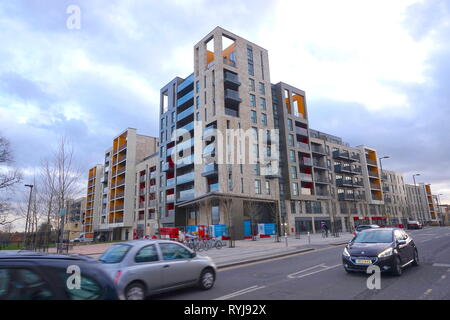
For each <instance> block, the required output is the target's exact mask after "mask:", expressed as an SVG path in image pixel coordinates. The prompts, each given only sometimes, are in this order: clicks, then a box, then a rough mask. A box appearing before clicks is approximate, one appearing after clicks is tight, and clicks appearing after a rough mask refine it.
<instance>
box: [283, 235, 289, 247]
mask: <svg viewBox="0 0 450 320" xmlns="http://www.w3.org/2000/svg"><path fill="white" fill-rule="evenodd" d="M284 238H285V239H286V240H285V241H286V247H287V246H288V237H287V234H284Z"/></svg>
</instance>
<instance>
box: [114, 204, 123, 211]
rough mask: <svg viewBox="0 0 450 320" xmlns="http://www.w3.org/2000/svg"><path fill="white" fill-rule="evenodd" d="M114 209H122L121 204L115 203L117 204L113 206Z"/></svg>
mask: <svg viewBox="0 0 450 320" xmlns="http://www.w3.org/2000/svg"><path fill="white" fill-rule="evenodd" d="M114 210H115V211H121V210H123V204H117V205H116V206H115V207H114Z"/></svg>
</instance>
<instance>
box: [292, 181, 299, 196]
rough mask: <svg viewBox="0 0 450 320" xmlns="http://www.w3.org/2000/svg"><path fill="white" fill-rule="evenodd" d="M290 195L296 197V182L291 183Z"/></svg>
mask: <svg viewBox="0 0 450 320" xmlns="http://www.w3.org/2000/svg"><path fill="white" fill-rule="evenodd" d="M292 195H294V196H298V183H297V182H294V183H292Z"/></svg>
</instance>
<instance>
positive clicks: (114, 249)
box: [98, 244, 131, 263]
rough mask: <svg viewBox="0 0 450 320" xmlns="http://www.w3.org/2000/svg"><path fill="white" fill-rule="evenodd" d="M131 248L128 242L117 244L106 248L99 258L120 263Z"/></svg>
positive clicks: (105, 261)
mask: <svg viewBox="0 0 450 320" xmlns="http://www.w3.org/2000/svg"><path fill="white" fill-rule="evenodd" d="M130 248H131V246H129V245H127V244H115V245H113V246H111V247H110V248H109V249H108V250H106V251H105V252H104V253H103V254H102V256H101V257H100V259H98V260H99V261H101V262H103V263H119V262H121V261H122V260H123V258H124V257H125V255H126V254H127V252H128V250H130Z"/></svg>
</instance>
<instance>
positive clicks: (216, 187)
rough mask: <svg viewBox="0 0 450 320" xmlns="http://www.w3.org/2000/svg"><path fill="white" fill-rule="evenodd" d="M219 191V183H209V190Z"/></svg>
mask: <svg viewBox="0 0 450 320" xmlns="http://www.w3.org/2000/svg"><path fill="white" fill-rule="evenodd" d="M218 191H219V183H212V184H209V185H208V192H218Z"/></svg>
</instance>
